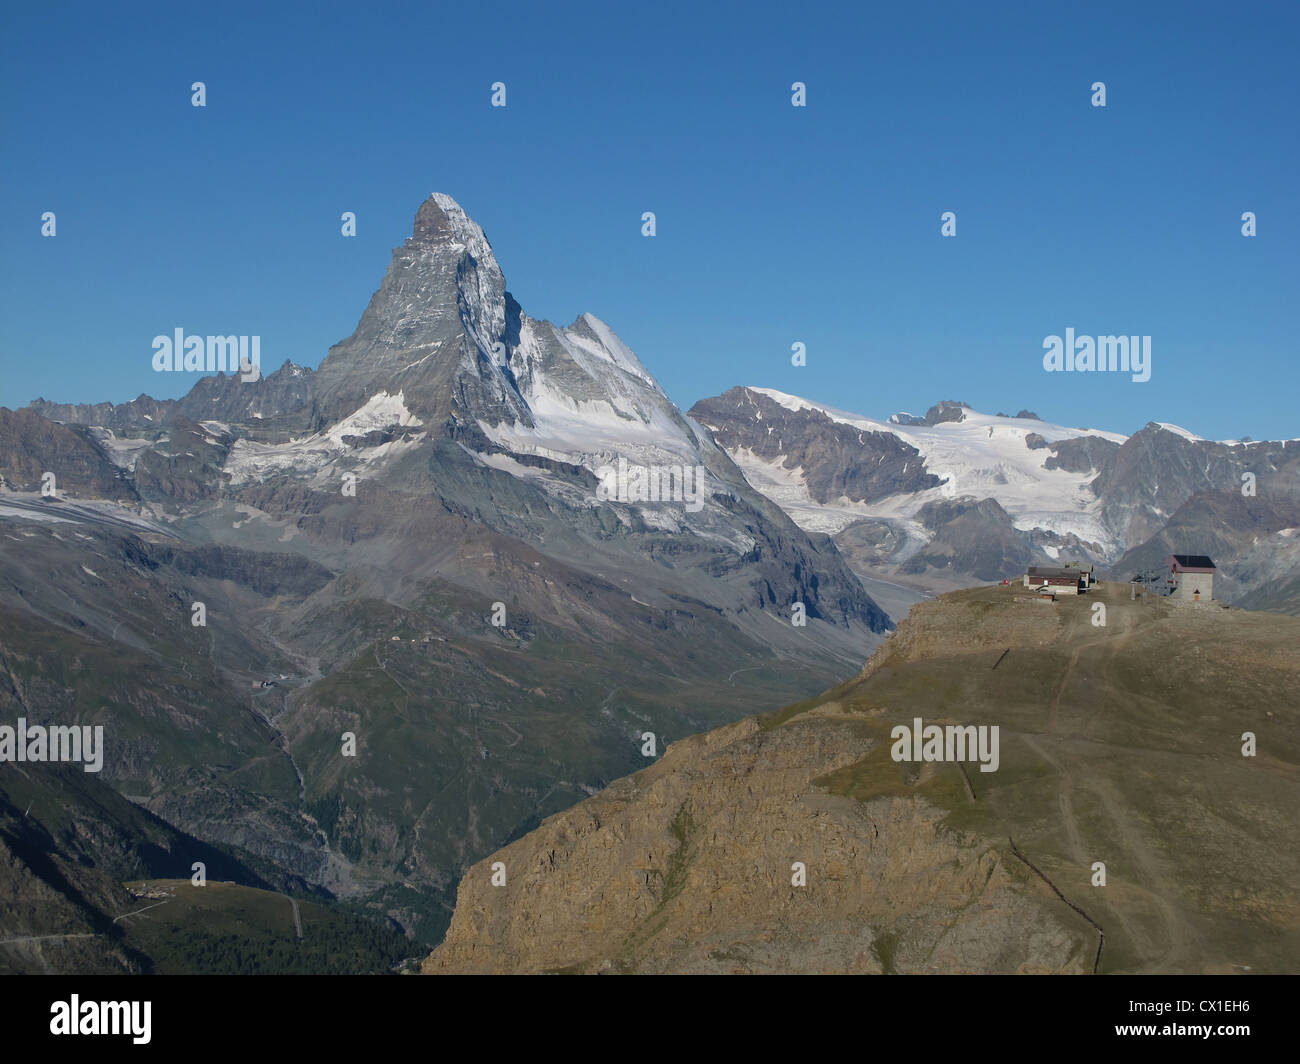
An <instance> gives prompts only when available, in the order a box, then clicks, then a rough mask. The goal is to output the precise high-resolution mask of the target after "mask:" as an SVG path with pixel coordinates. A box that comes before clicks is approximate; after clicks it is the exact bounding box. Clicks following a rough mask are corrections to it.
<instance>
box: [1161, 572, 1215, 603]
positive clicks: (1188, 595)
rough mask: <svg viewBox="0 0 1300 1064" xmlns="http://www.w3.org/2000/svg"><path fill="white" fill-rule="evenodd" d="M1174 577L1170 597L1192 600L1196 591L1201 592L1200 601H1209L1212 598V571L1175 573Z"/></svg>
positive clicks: (1186, 600)
mask: <svg viewBox="0 0 1300 1064" xmlns="http://www.w3.org/2000/svg"><path fill="white" fill-rule="evenodd" d="M1174 579H1175V580H1176V581H1177V583H1176V584H1175V585H1174V591H1173V594H1172V595H1171V596H1170V597H1171V598H1176V599H1182V600H1183V601H1185V602H1192V601H1194V600H1195V599H1196V592H1197V591H1199V592H1200V593H1201V597H1200V601H1201V602H1209V601H1210V600H1211V599H1213V598H1214V574H1213V573H1175V574H1174Z"/></svg>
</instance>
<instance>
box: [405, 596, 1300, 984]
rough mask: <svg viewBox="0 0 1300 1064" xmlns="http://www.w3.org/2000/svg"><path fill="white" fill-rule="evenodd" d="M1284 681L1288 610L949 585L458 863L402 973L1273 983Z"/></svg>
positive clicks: (1289, 937) (1281, 837) (1282, 894)
mask: <svg viewBox="0 0 1300 1064" xmlns="http://www.w3.org/2000/svg"><path fill="white" fill-rule="evenodd" d="M1098 606H1104V607H1105V610H1106V614H1105V619H1106V624H1105V625H1104V626H1100V627H1099V626H1097V625H1096V624H1095V617H1096V616H1097V609H1096V607H1098ZM1297 682H1300V620H1297V619H1294V618H1290V617H1280V616H1276V615H1268V614H1257V613H1250V612H1247V611H1241V610H1235V609H1232V610H1229V609H1225V608H1222V607H1220V606H1217V605H1216V606H1210V605H1198V606H1191V605H1188V606H1179V605H1176V604H1174V603H1172V602H1170V601H1169V600H1164V599H1154V598H1153V599H1149V600H1146V601H1142V600H1138V601H1130V599H1129V592H1128V588H1127V586H1125V585H1123V584H1117V585H1106V584H1103V585H1099V586H1097V587H1095V588H1094V589H1093V590H1092V591H1091V592H1090V593H1089V594H1088V595H1086V596H1079V597H1077V598H1067V599H1062V600H1061V601H1059V602H1052V601H1050V600H1045V599H1043V598H1042V597H1041V596H1035V595H1034V594H1032V593H1031V592H1029V591H1027V590H1025V589H1022V588H1020V587H1018V586H1015V585H1012V586H1010V587H990V588H980V589H975V590H968V591H959V592H953V593H949V594H946V595H944V596H942V597H940V598H938V599H936V600H935V601H932V602H926V603H923V604H920V605H918V606H916V607H915V608H914V609H913V611H912V612H911V614H910V615H909V616H908V618H907V620H905V621H904V622H903V623H901V624H900V625H899V627H898V630H897V631H896V632H894V633H893V634H892V635H891V637H890V638H889V640H888V641H887V642H886V644H885V645H884V646H883V647H882V648H881V649H880V650H878V651H877V652H876V654H875V656H874V657H873V658H872V659H871V661H870V662H869V663H868V664H867V667H866V669H865V670H864V671H863V672H862V673H861V675H860V676H858V677H857V678H856V679H854V680H852V681H849V682H847V683H844V684H841V685H839V686H838V687H836V688H834V689H832V690H830V691H827V692H826V693H825V694H823V695H821V696H819V697H817V698H812V699H808V700H805V701H802V702H799V703H796V704H794V705H792V706H789V707H787V708H786V709H785V710H783V711H780V712H777V713H772V714H768V715H766V716H761V717H756V718H752V719H749V720H745V721H741V722H738V723H735V724H731V725H727V726H726V727H723V728H720V729H718V730H716V731H713V732H710V733H708V734H705V735H698V736H694V737H691V738H689V739H685V740H683V741H682V742H680V743H675V744H673V745H672V746H671V747H669V748H668V750H667V751H666V752H665V753H664V756H663V757H662V758H661V759H660V760H659V761H657V762H656V763H655V764H654V765H652V766H650V767H648V768H645V769H643V770H642V771H640V772H638V773H636V774H635V775H633V776H630V777H628V778H627V779H623V780H619V781H618V782H616V783H615V784H613V785H612V786H610V787H609V788H607V789H606V790H605V791H603V792H602V793H600V794H598V795H595V796H594V797H592V798H591V799H589V800H587V801H585V802H582V803H581V804H579V805H577V806H575V807H573V808H572V809H568V810H566V811H564V812H562V813H559V814H557V815H555V816H553V817H551V818H550V819H548V820H546V821H545V822H544V823H543V824H542V825H541V826H540V827H539V828H538V829H537V830H536V831H534V832H532V833H531V834H529V835H527V836H525V837H524V838H522V839H519V840H517V841H516V842H514V843H512V844H511V845H509V846H507V847H505V848H503V849H502V850H500V851H499V852H497V853H495V854H492V855H491V856H490V857H487V858H485V859H484V860H483V861H482V862H481V863H480V864H478V865H476V866H475V867H473V868H471V869H470V870H469V872H468V873H467V874H466V875H465V877H464V878H463V879H462V881H461V885H460V890H459V893H458V897H457V902H456V913H455V916H454V917H453V919H452V923H451V927H450V929H449V931H448V934H447V938H446V940H445V941H444V942H443V944H442V945H441V946H439V947H438V948H437V949H436V950H435V951H434V952H433V953H432V955H431V956H429V957H428V959H427V960H426V961H425V963H424V967H423V970H424V971H425V972H426V973H429V974H440V973H452V974H456V973H470V972H518V973H527V972H552V971H563V972H593V973H595V972H609V973H619V972H633V973H658V972H674V973H678V972H683V973H684V972H692V973H741V972H743V973H778V972H779V973H793V972H863V973H959V972H996V973H1016V972H1066V973H1071V972H1073V973H1087V972H1092V971H1094V970H1095V971H1098V972H1101V973H1144V972H1169V973H1225V974H1226V973H1238V972H1254V973H1281V972H1290V973H1294V972H1295V971H1296V970H1297V967H1298V964H1297V958H1300V921H1298V920H1297V913H1296V907H1295V891H1294V883H1295V881H1296V877H1297V875H1300V856H1298V855H1300V831H1298V829H1297V824H1296V819H1295V816H1294V815H1293V814H1294V809H1295V806H1296V803H1297V801H1300V715H1298V709H1297V701H1296V699H1295V696H1294V691H1295V688H1296V684H1297ZM916 718H920V719H921V720H922V723H923V726H926V727H928V726H930V725H939V726H941V727H943V728H946V727H948V726H954V727H961V728H967V727H971V728H987V729H990V730H991V729H994V728H996V729H997V735H998V738H997V757H996V758H988V757H985V756H984V754H985V753H986V752H987V751H986V750H985V749H981V750H980V751H979V755H978V756H977V754H976V752H973V746H974V744H973V743H972V747H970V748H967V749H968V751H972V752H968V753H967V754H965V755H959V756H957V757H955V758H954V756H953V755H952V754H945V751H944V750H942V749H939V750H937V751H935V752H936V753H937V754H938V757H926V758H924V759H921V760H914V759H912V757H911V749H912V748H911V747H910V746H904V747H903V748H902V749H901V750H900V748H899V745H898V744H899V735H898V733H897V731H896V729H898V728H900V727H902V728H906V729H908V730H909V731H910V730H911V729H912V728H913V727H914V722H915V720H916ZM1243 731H1250V732H1251V733H1252V734H1253V735H1254V736H1255V738H1256V740H1257V742H1258V747H1257V749H1255V751H1254V754H1253V756H1243V741H1242V733H1243ZM986 734H991V732H990V733H986ZM942 745H943V744H940V747H942ZM990 745H991V744H990ZM896 754H899V755H901V757H900V756H895V755H896ZM945 756H946V759H945ZM955 761H961V762H963V763H961V764H958V763H955ZM988 766H992V770H991V771H987V772H986V771H983V769H984V768H985V767H988ZM1101 866H1104V873H1105V879H1104V883H1103V882H1102V881H1100V879H1099V870H1102V869H1101ZM502 869H504V882H502V881H501V876H500V874H499V873H501V871H502ZM494 875H495V877H496V882H495V883H494ZM1099 930H1100V932H1101V933H1104V943H1103V940H1102V937H1101V934H1099Z"/></svg>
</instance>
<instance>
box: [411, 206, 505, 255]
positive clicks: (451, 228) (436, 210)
mask: <svg viewBox="0 0 1300 1064" xmlns="http://www.w3.org/2000/svg"><path fill="white" fill-rule="evenodd" d="M448 244H459V245H460V246H461V247H463V248H464V249H465V250H467V251H468V252H469V253H470V254H471V255H472V256H473V257H474V259H475V261H477V262H478V263H479V265H480V266H483V265H487V264H489V263H490V264H491V265H492V266H493V267H496V265H497V264H496V257H495V256H494V255H493V254H492V244H491V242H490V241H489V240H488V238H487V235H486V234H485V233H484V232H483V229H482V227H481V226H480V225H479V224H478V223H477V222H476V221H474V220H473V219H472V218H471V217H470V216H469V215H468V214H466V213H465V209H464V208H463V207H461V205H460V204H459V203H457V202H456V201H455V200H454V199H452V197H451V196H448V195H447V194H446V193H445V192H431V193H430V194H429V198H428V199H427V200H425V201H424V202H423V203H422V204H420V209H419V210H418V211H416V212H415V226H414V228H413V229H412V232H411V236H410V238H409V239H408V240H407V245H408V246H418V247H431V246H434V247H436V246H439V245H448Z"/></svg>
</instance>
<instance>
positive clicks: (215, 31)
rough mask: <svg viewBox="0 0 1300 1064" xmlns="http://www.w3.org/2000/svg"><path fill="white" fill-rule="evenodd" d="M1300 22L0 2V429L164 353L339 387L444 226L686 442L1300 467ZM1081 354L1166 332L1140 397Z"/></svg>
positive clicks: (950, 13) (1281, 10) (776, 9)
mask: <svg viewBox="0 0 1300 1064" xmlns="http://www.w3.org/2000/svg"><path fill="white" fill-rule="evenodd" d="M270 6H272V7H274V6H276V5H270ZM366 6H371V5H366ZM1296 10H1297V9H1295V8H1294V7H1293V6H1292V5H1281V4H1268V5H1259V6H1254V5H1250V4H1233V5H1224V4H1221V3H1215V4H1185V3H1178V4H1133V3H1125V4H1115V5H1110V4H1096V3H1091V4H1086V5H1085V4H1070V5H1066V4H1057V3H1041V2H1040V3H1026V4H988V5H986V4H970V3H954V4H924V3H909V4H906V5H900V6H896V7H895V6H878V5H860V4H850V3H843V4H835V5H829V4H827V5H822V4H815V3H799V4H788V5H787V4H780V5H778V4H772V3H767V4H761V3H760V4H744V5H742V4H735V5H720V4H704V5H697V4H686V5H676V6H674V5H666V4H655V5H636V6H632V5H613V4H608V3H600V4H590V5H586V4H559V5H539V4H535V3H529V4H522V3H520V4H516V3H499V2H498V3H493V4H490V5H456V6H452V5H437V4H431V3H427V2H426V3H421V4H409V5H408V4H390V5H383V10H382V11H381V12H380V13H375V12H374V11H367V10H364V9H363V7H362V5H349V6H348V7H344V6H341V5H334V4H322V5H313V6H310V7H309V6H307V5H303V6H302V7H301V8H295V9H293V10H287V11H283V12H282V13H276V12H274V11H271V12H267V11H264V10H262V8H261V5H236V4H221V5H213V4H193V3H185V4H177V3H171V4H166V5H157V6H154V5H143V4H135V5H124V6H123V7H122V8H120V9H116V10H115V9H114V8H113V7H111V6H109V5H93V6H92V5H85V6H82V5H66V4H64V5H40V6H37V5H33V6H32V9H31V10H21V11H19V10H15V9H14V7H13V5H10V7H9V9H8V10H7V11H6V12H5V14H4V15H3V16H2V18H3V21H2V22H0V100H2V101H3V126H2V127H0V135H2V136H3V144H4V146H5V153H4V154H5V164H4V166H3V167H0V208H2V209H0V293H2V294H0V405H5V406H10V407H16V406H20V405H22V404H24V403H26V402H29V401H30V400H31V399H33V398H35V397H36V396H43V397H45V398H48V399H53V400H56V401H65V402H71V401H80V402H93V401H102V400H112V401H115V402H120V401H123V400H126V399H129V398H132V397H134V396H136V395H138V394H140V393H141V392H147V393H149V394H151V395H155V396H158V397H169V396H175V395H179V394H181V393H183V391H185V390H187V389H188V387H189V386H190V384H192V380H187V379H186V378H184V377H183V376H182V375H171V374H167V375H164V374H156V373H154V372H153V371H152V369H151V367H150V359H151V356H152V348H151V346H150V344H151V340H152V338H153V337H154V336H155V335H158V334H169V333H170V332H171V331H172V330H173V329H174V328H176V327H177V326H180V327H183V328H184V329H185V330H186V331H187V332H190V333H241V334H250V335H251V334H258V335H260V336H261V338H262V359H263V363H264V365H268V366H269V365H278V364H279V363H280V362H281V361H282V360H283V359H284V358H292V359H294V360H295V361H297V362H300V363H303V364H306V365H312V366H315V365H318V364H319V362H320V360H321V359H322V358H323V357H324V356H325V353H326V351H327V349H328V348H329V347H330V345H331V344H334V343H336V342H338V341H339V340H341V339H343V338H344V337H346V336H347V335H348V334H350V333H351V332H352V330H353V329H354V328H355V326H356V323H357V320H358V318H359V317H360V315H361V312H362V311H363V309H364V308H365V306H366V303H367V301H368V300H369V298H370V295H371V293H372V292H373V291H374V290H375V289H376V288H377V287H378V285H379V281H380V279H381V278H382V276H383V272H384V270H385V268H386V267H387V264H388V260H389V256H390V253H391V249H392V248H393V247H395V246H397V245H399V244H400V243H401V242H402V241H403V240H404V239H405V237H406V236H407V235H409V233H410V228H411V221H412V218H413V216H414V214H415V210H416V208H417V207H418V206H419V204H420V202H421V201H422V200H423V199H424V198H425V197H426V196H427V195H428V194H429V193H430V192H431V191H434V190H437V191H442V192H447V193H449V194H451V195H452V196H454V197H455V198H456V199H457V200H459V201H460V202H461V204H462V205H463V206H464V207H465V209H466V210H467V211H468V212H469V214H470V215H471V217H473V218H475V219H476V220H477V221H478V222H480V223H481V224H482V225H483V227H484V229H485V230H486V232H487V234H488V237H489V238H490V239H491V241H492V243H493V247H494V248H495V250H496V252H497V256H498V259H499V260H500V262H501V266H502V269H503V270H504V272H505V275H506V280H507V284H508V286H509V288H510V290H511V291H512V292H513V293H514V295H515V296H516V298H518V299H519V301H520V302H521V303H522V304H523V306H524V309H525V310H526V311H527V312H528V313H529V314H531V315H533V316H534V317H539V318H550V319H551V320H555V321H559V322H562V323H568V322H571V321H572V320H573V319H574V318H576V317H577V316H578V315H579V314H581V313H583V312H584V311H590V312H592V313H594V314H596V315H597V316H599V317H601V318H603V319H605V320H606V321H608V322H609V323H610V325H611V326H613V328H614V329H615V330H616V331H617V332H618V333H619V334H620V335H621V336H622V337H623V339H624V340H625V341H626V342H627V343H628V345H629V346H630V347H631V348H632V349H633V350H634V351H636V352H637V354H638V355H639V356H640V357H641V359H642V361H643V362H644V363H645V364H646V365H647V367H648V368H649V369H650V370H651V372H653V373H654V374H655V375H656V376H657V377H658V379H659V381H660V383H661V384H662V385H663V386H664V388H665V390H666V391H667V392H668V394H669V395H670V396H672V397H673V399H674V400H675V401H676V402H677V403H678V404H679V405H680V406H681V407H682V408H683V409H687V408H689V407H690V406H691V404H692V403H694V402H695V401H696V400H697V399H699V398H702V397H704V396H708V395H713V394H716V393H718V392H719V391H722V390H723V389H725V388H728V387H730V386H732V385H735V384H752V385H759V386H767V387H773V388H778V389H781V390H783V391H788V392H792V393H795V394H798V395H802V396H805V397H808V398H810V399H813V400H817V401H821V402H826V403H830V404H832V405H835V406H839V407H842V408H845V409H849V410H852V411H855V412H859V413H864V414H868V415H873V416H886V415H888V414H890V413H893V412H894V411H896V410H900V409H905V410H912V411H915V412H922V411H924V409H925V408H926V407H927V406H928V405H929V404H930V403H932V402H935V401H936V400H939V399H942V398H955V399H961V400H964V401H966V402H969V403H971V404H972V405H973V406H975V407H976V408H977V409H981V410H985V411H987V412H990V413H992V412H996V411H998V410H1004V411H1007V412H1008V413H1014V412H1015V411H1017V410H1019V409H1020V408H1021V407H1028V408H1030V409H1032V410H1036V411H1037V412H1038V413H1039V414H1041V415H1043V416H1044V417H1045V418H1048V419H1050V420H1056V421H1062V422H1065V423H1067V424H1075V425H1087V426H1096V427H1101V428H1108V429H1113V430H1116V431H1132V430H1135V429H1137V428H1139V427H1141V425H1143V424H1144V423H1145V422H1146V421H1148V420H1160V421H1171V422H1175V423H1178V424H1181V425H1183V426H1185V427H1187V428H1189V429H1191V430H1193V431H1195V432H1198V433H1200V434H1202V435H1206V436H1210V437H1212V438H1220V439H1222V438H1237V437H1240V436H1245V435H1250V436H1253V437H1254V438H1257V439H1263V438H1289V437H1295V436H1300V416H1297V414H1296V412H1295V405H1296V396H1297V392H1298V391H1300V389H1298V388H1297V377H1298V376H1300V370H1298V369H1297V364H1298V362H1300V359H1298V358H1297V355H1300V351H1297V342H1296V327H1295V321H1294V307H1295V305H1296V303H1297V299H1296V295H1297V292H1298V291H1300V285H1298V284H1297V281H1298V280H1300V276H1298V270H1297V248H1298V247H1300V243H1298V238H1300V224H1298V223H1300V180H1298V179H1297V174H1298V173H1300V166H1298V165H1297V164H1298V163H1300V151H1298V150H1297V130H1298V129H1300V124H1298V123H1297V121H1296V115H1297V113H1300V91H1298V85H1300V76H1297V74H1296V72H1295V56H1296V53H1297V44H1298V43H1300V42H1298V38H1300V33H1297V30H1298V29H1300V14H1297V13H1296ZM196 80H201V81H204V82H205V83H206V85H207V107H206V108H203V109H198V108H194V107H191V105H190V85H191V83H192V82H194V81H196ZM495 81H504V82H505V83H506V86H507V106H506V107H505V108H492V107H491V106H490V95H491V92H490V86H491V84H492V83H493V82H495ZM794 81H803V82H805V83H806V84H807V99H808V106H807V107H806V108H794V107H792V106H791V104H790V96H791V92H790V86H791V83H792V82H794ZM1094 81H1104V82H1105V83H1106V87H1107V106H1106V107H1105V108H1104V109H1103V108H1094V107H1092V106H1091V105H1090V96H1091V89H1090V86H1091V85H1092V83H1093V82H1094ZM345 210H351V211H355V212H356V214H357V219H358V223H357V224H358V234H357V236H356V237H355V238H353V239H347V238H344V237H342V236H340V234H339V226H340V222H339V215H340V214H341V213H342V212H343V211H345ZM647 210H649V211H654V212H655V214H656V216H657V223H658V233H657V235H656V236H655V237H653V238H646V237H642V236H641V232H640V229H641V213H642V212H643V211H647ZM948 210H952V211H955V212H956V214H957V236H956V237H955V238H952V239H945V238H943V237H941V236H940V233H939V230H940V215H941V213H942V212H944V211H948ZM1247 210H1249V211H1254V212H1255V213H1256V215H1257V218H1258V230H1259V235H1258V236H1256V237H1254V238H1246V237H1243V236H1242V235H1241V231H1240V230H1241V220H1240V219H1241V214H1242V212H1243V211H1247ZM44 211H54V212H55V213H56V216H57V226H58V229H57V236H56V237H54V238H52V239H51V238H43V237H41V235H40V225H41V223H40V218H41V214H42V212H44ZM1067 327H1072V328H1074V329H1075V331H1076V332H1077V333H1078V334H1088V335H1099V334H1109V333H1123V334H1144V335H1150V336H1151V337H1152V374H1151V380H1150V381H1149V382H1147V383H1134V382H1132V381H1131V380H1130V378H1129V377H1128V376H1127V375H1121V374H1110V373H1100V374H1098V373H1094V374H1091V375H1088V376H1080V375H1077V374H1060V373H1058V374H1048V373H1045V372H1044V371H1043V369H1042V353H1043V351H1042V343H1043V339H1044V337H1046V336H1048V335H1050V334H1062V333H1064V331H1065V329H1066V328H1067ZM796 341H799V342H802V343H804V344H805V345H806V347H807V352H808V364H807V365H806V366H804V367H794V366H791V364H790V347H791V344H792V343H794V342H796Z"/></svg>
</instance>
